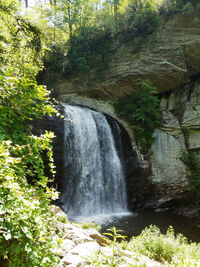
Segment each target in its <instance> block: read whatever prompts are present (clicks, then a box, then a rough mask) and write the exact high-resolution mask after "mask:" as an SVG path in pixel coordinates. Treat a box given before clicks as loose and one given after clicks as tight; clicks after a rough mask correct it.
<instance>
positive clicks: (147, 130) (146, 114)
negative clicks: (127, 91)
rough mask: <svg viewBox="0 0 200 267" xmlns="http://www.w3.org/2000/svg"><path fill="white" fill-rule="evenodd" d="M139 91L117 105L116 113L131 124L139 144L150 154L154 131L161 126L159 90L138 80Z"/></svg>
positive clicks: (147, 82) (144, 81)
mask: <svg viewBox="0 0 200 267" xmlns="http://www.w3.org/2000/svg"><path fill="white" fill-rule="evenodd" d="M138 85H139V90H138V92H135V93H133V94H132V95H129V96H125V97H123V98H121V99H119V100H118V101H117V102H116V103H115V110H116V112H117V113H118V114H119V115H121V116H123V117H124V118H125V119H127V121H128V122H129V123H130V124H131V126H132V128H133V129H134V132H135V137H136V141H137V143H138V144H139V145H140V147H141V150H142V151H143V152H148V150H149V148H150V147H151V145H152V143H153V140H154V138H153V132H154V129H155V128H156V127H157V126H159V124H160V119H161V116H160V112H159V99H158V90H157V88H155V87H153V86H152V85H151V83H150V82H149V81H147V80H142V79H139V80H138Z"/></svg>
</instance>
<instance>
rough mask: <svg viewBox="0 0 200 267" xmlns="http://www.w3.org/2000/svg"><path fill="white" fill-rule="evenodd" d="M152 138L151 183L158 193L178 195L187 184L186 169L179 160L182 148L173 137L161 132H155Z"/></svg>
mask: <svg viewBox="0 0 200 267" xmlns="http://www.w3.org/2000/svg"><path fill="white" fill-rule="evenodd" d="M154 137H155V142H154V143H153V145H152V152H153V155H152V159H151V161H152V173H153V175H152V176H153V177H152V182H153V183H155V184H156V186H157V187H158V188H159V192H160V193H161V192H163V193H175V192H176V191H178V192H179V193H180V192H181V190H184V188H185V187H186V186H187V184H188V180H187V174H186V167H185V165H184V164H183V162H182V161H181V160H180V156H181V150H182V146H181V144H180V143H179V141H178V140H177V139H176V138H175V137H173V136H172V135H169V134H167V133H165V132H164V131H161V130H156V132H155V134H154Z"/></svg>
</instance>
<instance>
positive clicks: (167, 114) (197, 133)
mask: <svg viewBox="0 0 200 267" xmlns="http://www.w3.org/2000/svg"><path fill="white" fill-rule="evenodd" d="M199 92H200V83H199V82H194V83H191V84H188V85H185V86H184V87H182V88H181V89H180V90H176V91H175V92H173V93H171V94H169V95H167V96H163V97H162V98H161V112H162V118H163V125H162V129H160V130H156V132H155V142H154V144H153V145H152V151H153V155H152V159H151V160H152V173H153V174H152V180H153V182H154V183H155V184H156V186H157V187H158V189H159V191H160V192H164V193H169V192H170V193H175V192H178V193H181V192H182V191H183V190H184V188H185V187H186V186H187V184H188V179H187V176H188V174H189V170H188V169H187V167H186V166H185V165H184V164H183V162H182V161H181V160H180V157H181V154H182V152H183V151H185V152H189V151H193V152H195V153H198V151H199V149H200V94H199Z"/></svg>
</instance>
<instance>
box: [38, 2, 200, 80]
mask: <svg viewBox="0 0 200 267" xmlns="http://www.w3.org/2000/svg"><path fill="white" fill-rule="evenodd" d="M196 3H197V0H176V1H174V0H163V1H157V0H104V1H102V0H95V1H94V0H90V1H86V0H70V1H69V0H62V1H61V0H57V1H56V2H52V4H51V5H50V6H49V7H48V6H46V7H44V9H43V14H44V13H45V14H46V19H47V21H48V20H49V21H50V22H51V23H50V24H49V26H50V25H51V26H50V28H52V30H53V32H54V35H53V36H54V38H53V46H51V45H50V50H51V51H50V53H47V54H46V55H47V56H46V65H47V66H48V67H50V68H51V69H53V70H55V67H56V68H57V67H59V64H60V67H59V69H60V70H61V71H62V72H63V74H64V75H66V74H67V75H69V74H70V75H71V74H75V73H77V72H78V73H83V74H84V73H88V72H90V70H92V69H94V66H95V65H98V66H100V68H99V70H97V72H96V77H98V76H99V73H100V70H105V69H106V67H107V66H108V65H109V61H110V56H111V55H112V53H113V51H114V50H113V49H111V47H117V45H119V44H121V43H123V42H127V41H128V42H132V43H133V46H134V47H135V49H134V51H135V52H137V50H138V49H140V47H141V46H142V44H143V42H144V41H145V39H146V37H147V36H148V35H149V34H152V33H153V32H154V31H155V30H156V29H157V28H158V27H159V25H160V23H161V20H162V19H163V18H165V19H168V18H169V17H170V15H172V14H174V13H177V12H180V11H181V10H182V9H183V8H184V6H185V5H186V4H190V5H195V4H196ZM60 31H61V32H63V34H64V35H65V36H66V39H68V40H67V41H66V42H65V43H62V46H60V45H59V43H60V41H61V40H60V39H59V32H60ZM108 35H109V36H108ZM100 36H101V38H99V37H100ZM102 37H104V39H103V38H102ZM94 45H96V47H97V48H96V49H94ZM100 46H102V49H100ZM55 47H56V49H55ZM60 48H62V49H60ZM58 52H59V57H57V56H56V58H59V59H60V60H56V64H55V60H54V59H55V57H54V55H53V53H55V54H56V55H58ZM91 58H92V60H91ZM105 58H106V59H108V60H107V61H106V60H105Z"/></svg>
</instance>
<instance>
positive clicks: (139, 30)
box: [130, 6, 160, 37]
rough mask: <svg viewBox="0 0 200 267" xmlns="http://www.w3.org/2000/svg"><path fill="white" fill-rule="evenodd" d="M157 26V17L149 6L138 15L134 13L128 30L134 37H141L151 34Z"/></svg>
mask: <svg viewBox="0 0 200 267" xmlns="http://www.w3.org/2000/svg"><path fill="white" fill-rule="evenodd" d="M159 25H160V17H159V15H158V14H157V12H156V11H155V10H154V9H153V8H152V7H150V6H149V7H143V8H141V9H140V10H139V11H138V13H136V16H135V17H134V20H133V22H132V23H131V26H130V28H131V31H132V32H133V35H134V36H140V37H142V36H146V35H148V34H151V33H153V32H154V31H155V29H156V28H157V27H158V26H159Z"/></svg>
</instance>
